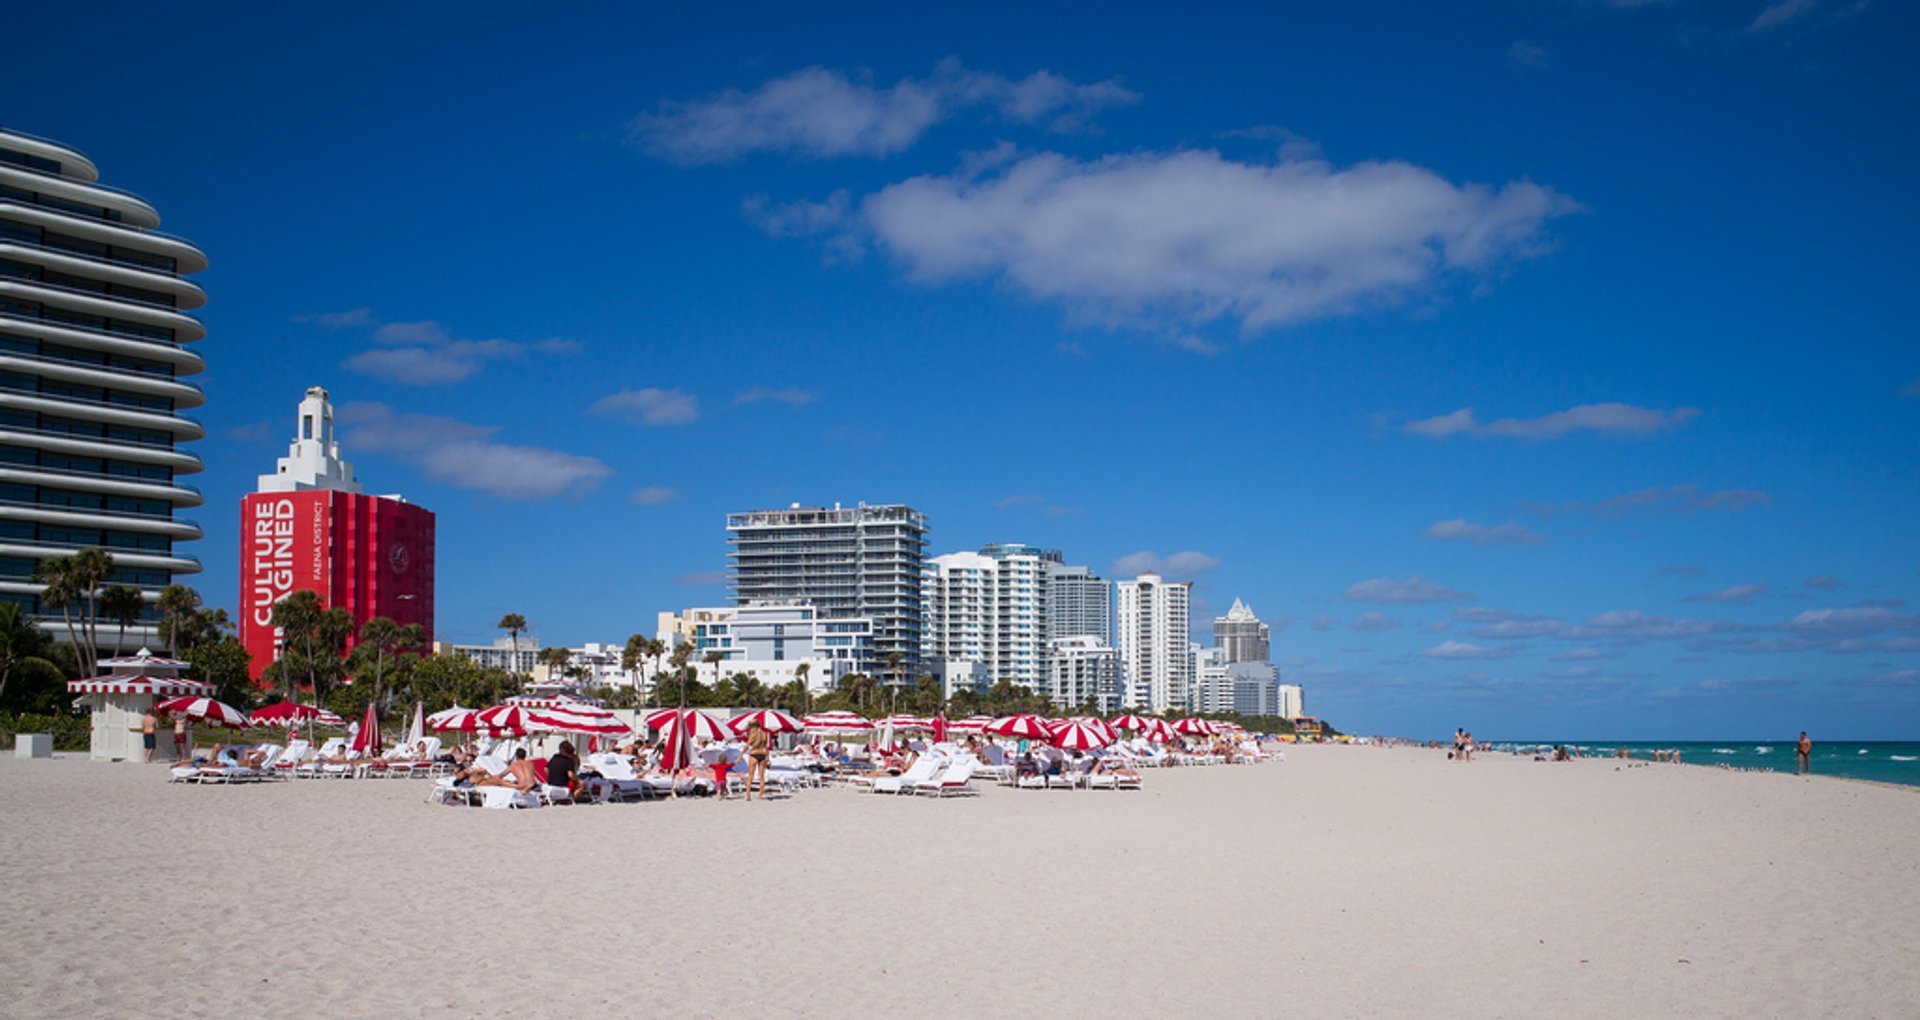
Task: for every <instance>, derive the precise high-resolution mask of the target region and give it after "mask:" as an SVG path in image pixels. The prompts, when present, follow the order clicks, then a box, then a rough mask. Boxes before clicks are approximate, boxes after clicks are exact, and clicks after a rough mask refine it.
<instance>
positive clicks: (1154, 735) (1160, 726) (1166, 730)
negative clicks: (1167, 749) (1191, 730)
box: [1140, 719, 1179, 744]
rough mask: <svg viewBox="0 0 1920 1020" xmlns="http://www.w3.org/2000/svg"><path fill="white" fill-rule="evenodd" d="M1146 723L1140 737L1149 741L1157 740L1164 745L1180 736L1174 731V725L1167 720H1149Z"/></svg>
mask: <svg viewBox="0 0 1920 1020" xmlns="http://www.w3.org/2000/svg"><path fill="white" fill-rule="evenodd" d="M1144 721H1145V722H1146V725H1145V726H1144V727H1142V728H1141V730H1140V735H1141V736H1143V737H1146V738H1147V739H1148V740H1157V741H1159V742H1160V743H1163V744H1164V743H1166V742H1167V741H1169V740H1172V739H1173V738H1174V737H1176V736H1178V735H1179V734H1177V733H1175V732H1174V731H1173V724H1172V723H1170V722H1168V721H1166V720H1165V719H1147V720H1144Z"/></svg>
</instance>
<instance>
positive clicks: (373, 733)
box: [347, 702, 380, 756]
mask: <svg viewBox="0 0 1920 1020" xmlns="http://www.w3.org/2000/svg"><path fill="white" fill-rule="evenodd" d="M347 750H349V751H358V752H360V753H361V754H364V755H369V756H371V755H374V754H376V753H378V752H379V750H380V713H378V712H376V711H374V708H373V703H372V702H368V703H367V715H366V718H364V719H362V720H360V729H359V732H357V733H355V734H354V735H353V743H351V744H348V745H347Z"/></svg>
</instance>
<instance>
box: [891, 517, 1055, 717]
mask: <svg viewBox="0 0 1920 1020" xmlns="http://www.w3.org/2000/svg"><path fill="white" fill-rule="evenodd" d="M1042 557H1043V554H1042V552H1041V551H1040V550H1039V549H1037V548H1035V547H1033V546H1030V545H990V546H987V547H986V548H984V549H982V550H980V551H979V552H977V553H967V552H961V553H948V554H946V555H944V556H935V557H934V558H933V559H931V560H928V561H927V569H926V572H925V573H924V574H923V575H922V577H923V581H922V584H921V588H920V591H921V598H922V601H923V605H924V606H925V609H926V617H925V621H924V624H925V626H924V629H923V630H922V631H921V640H920V649H921V654H922V655H923V656H924V657H925V658H926V659H927V660H928V661H929V662H931V661H934V660H939V661H941V662H977V663H980V664H981V665H983V666H985V667H986V671H987V680H988V682H989V683H998V682H999V681H1001V680H1009V681H1012V682H1013V683H1016V684H1019V685H1021V686H1023V687H1026V688H1027V689H1028V690H1032V691H1039V690H1041V689H1042V686H1043V681H1044V679H1045V677H1046V666H1047V663H1046V657H1047V614H1046V600H1047V595H1046V587H1045V567H1046V561H1045V560H1044V559H1043V558H1042Z"/></svg>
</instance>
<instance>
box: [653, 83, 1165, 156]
mask: <svg viewBox="0 0 1920 1020" xmlns="http://www.w3.org/2000/svg"><path fill="white" fill-rule="evenodd" d="M1139 98H1140V97H1139V95H1138V94H1137V93H1134V92H1132V91H1130V90H1128V89H1127V88H1125V87H1123V86H1122V85H1120V84H1119V83H1118V82H1117V81H1113V80H1108V81H1100V82H1093V83H1091V84H1084V85H1083V84H1079V83H1076V82H1073V81H1070V80H1068V79H1066V78H1063V77H1061V76H1059V75H1057V74H1054V73H1052V72H1050V71H1036V72H1034V73H1033V74H1030V75H1028V76H1027V77H1025V78H1022V79H1020V80H1018V81H1015V80H1013V79H1010V78H1006V77H1003V76H1001V75H997V74H991V73H987V72H982V71H970V70H967V69H966V68H965V67H963V66H961V64H960V62H959V61H957V60H953V59H947V60H943V61H941V62H940V63H939V64H938V65H937V66H936V67H935V68H934V71H933V74H932V75H931V76H929V77H926V78H902V79H901V80H899V81H898V82H895V83H894V84H892V85H890V86H886V87H880V86H876V85H875V84H873V82H872V81H870V80H867V79H866V78H865V77H862V78H859V79H856V78H853V77H849V76H848V75H847V74H846V73H845V72H843V71H837V70H832V69H830V68H824V67H808V68H802V69H801V70H798V71H795V72H793V73H792V74H788V75H785V76H783V77H779V78H775V79H773V80H771V81H768V82H766V83H764V84H762V85H760V86H759V87H758V88H755V89H754V90H753V91H751V92H743V91H741V90H739V89H725V90H723V91H720V92H716V93H714V94H712V95H710V96H707V97H705V98H703V99H696V100H691V101H686V102H680V101H671V100H670V101H666V102H662V103H661V104H660V108H659V110H658V111H657V112H655V113H649V114H642V115H641V116H639V117H637V118H635V119H634V120H633V122H632V123H631V124H630V125H629V132H630V136H631V137H632V139H633V140H634V141H635V142H637V143H638V144H640V145H641V146H642V147H643V148H645V149H646V150H647V151H648V152H649V153H651V154H652V155H654V156H658V157H660V158H662V159H666V160H670V161H672V162H675V163H680V164H684V165H698V164H702V163H726V162H730V161H732V160H736V159H739V158H741V157H743V156H747V155H749V154H752V153H755V152H785V153H791V154H793V155H796V156H802V157H811V158H815V159H830V158H834V157H838V156H887V155H891V154H893V153H896V152H900V151H902V150H904V149H906V148H907V147H909V146H911V145H913V143H915V142H917V141H919V140H920V136H921V135H923V134H925V133H926V131H927V130H928V129H929V128H931V127H933V126H934V125H935V124H938V123H940V122H941V121H943V120H946V119H947V118H949V117H951V116H953V115H954V114H955V113H957V112H959V111H960V110H963V109H968V108H973V107H989V108H992V109H993V110H995V111H996V112H997V113H998V114H999V115H1000V117H1001V118H1002V119H1004V120H1006V121H1009V122H1012V123H1017V124H1031V125H1040V126H1044V127H1046V128H1048V129H1050V130H1054V131H1074V130H1078V129H1080V128H1082V127H1084V126H1085V124H1086V121H1087V119H1088V118H1089V117H1090V116H1092V115H1093V114H1094V113H1095V112H1097V111H1099V110H1102V109H1105V108H1107V107H1110V106H1124V105H1127V104H1129V103H1133V102H1137V101H1138V100H1139Z"/></svg>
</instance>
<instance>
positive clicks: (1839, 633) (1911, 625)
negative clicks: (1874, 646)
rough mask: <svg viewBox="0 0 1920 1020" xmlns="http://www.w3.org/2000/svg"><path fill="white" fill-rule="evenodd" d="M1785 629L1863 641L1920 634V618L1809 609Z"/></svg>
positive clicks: (1881, 612) (1880, 611)
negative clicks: (1886, 635)
mask: <svg viewBox="0 0 1920 1020" xmlns="http://www.w3.org/2000/svg"><path fill="white" fill-rule="evenodd" d="M1783 627H1784V628H1785V629H1786V630H1789V631H1793V632H1796V633H1801V634H1807V635H1814V636H1819V637H1864V636H1867V635H1871V634H1879V633H1881V632H1883V631H1889V630H1920V616H1911V615H1908V614H1905V613H1896V612H1893V611H1892V610H1889V609H1882V608H1879V607H1877V606H1876V607H1870V608H1864V609H1809V610H1807V611H1806V612H1804V613H1801V614H1800V615H1798V616H1795V617H1794V618H1793V619H1791V620H1788V621H1787V622H1786V623H1785V624H1784V625H1783Z"/></svg>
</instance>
